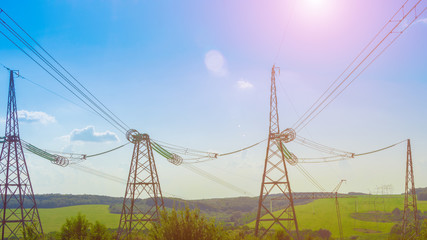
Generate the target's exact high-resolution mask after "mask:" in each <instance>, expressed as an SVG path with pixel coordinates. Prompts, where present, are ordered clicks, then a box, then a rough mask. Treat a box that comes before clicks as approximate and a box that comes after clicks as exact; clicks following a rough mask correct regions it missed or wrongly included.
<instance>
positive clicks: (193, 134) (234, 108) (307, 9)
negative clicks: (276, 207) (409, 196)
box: [0, 0, 427, 198]
mask: <svg viewBox="0 0 427 240" xmlns="http://www.w3.org/2000/svg"><path fill="white" fill-rule="evenodd" d="M309 2H310V1H309V0H304V1H298V2H297V3H296V5H295V7H292V6H293V5H294V4H295V3H294V1H292V0H282V1H279V0H275V1H268V2H267V3H265V2H259V1H237V0H236V1H226V0H224V1H212V2H207V1H156V2H153V1H137V0H134V1H95V0H94V1H83V0H82V1H24V2H21V3H20V4H16V2H14V1H3V2H2V4H1V5H0V7H1V8H2V9H3V10H4V11H6V12H7V14H8V15H10V16H11V17H12V18H13V19H14V20H16V21H17V22H18V23H19V24H20V25H21V26H22V27H23V28H24V29H25V30H26V31H27V32H29V33H30V34H31V35H32V36H33V37H34V38H35V39H36V40H37V41H38V42H39V43H40V44H41V45H42V46H43V47H45V48H46V49H47V50H48V51H49V52H50V53H51V54H52V55H53V56H55V57H56V58H57V59H58V60H59V62H61V64H63V65H64V66H66V67H67V69H68V70H70V71H71V72H72V73H73V74H74V75H75V76H76V77H77V78H78V79H79V80H80V81H81V82H82V83H83V84H84V85H85V86H86V87H87V88H88V89H90V90H91V92H92V93H93V94H94V95H95V96H97V97H98V98H99V99H100V100H101V101H102V102H103V103H104V104H105V105H107V106H108V107H109V108H110V109H111V110H112V111H113V112H114V113H115V114H116V115H118V116H119V117H120V118H121V119H122V120H123V121H124V122H125V123H126V124H128V125H129V126H131V127H132V128H135V129H138V131H140V132H147V133H148V134H150V136H151V137H152V138H154V139H158V140H162V141H166V142H170V143H174V144H177V145H181V146H186V147H190V148H195V149H200V150H205V151H216V152H220V153H221V152H228V151H232V150H235V149H238V148H241V147H245V146H247V145H250V144H252V143H255V142H257V141H260V140H262V139H264V138H266V137H267V134H268V111H269V88H270V82H269V80H270V71H271V67H272V65H273V64H276V65H277V66H279V67H280V68H281V75H280V77H279V79H278V82H279V83H278V98H279V114H280V125H281V129H285V128H287V127H290V126H291V125H292V124H293V123H294V122H295V121H296V120H297V119H298V115H300V114H302V113H303V112H304V111H305V110H306V109H307V108H308V107H309V106H310V105H311V104H312V103H313V102H314V101H315V100H316V98H317V97H318V96H320V95H321V94H322V92H323V91H324V90H325V89H326V88H327V86H328V85H329V84H330V83H331V82H332V81H333V80H334V79H335V78H336V77H337V76H338V75H339V74H340V73H341V72H342V71H343V70H344V69H345V67H346V66H347V65H348V64H349V63H350V62H351V60H352V59H353V58H354V57H355V56H356V55H357V53H358V52H359V51H360V50H361V49H362V48H363V47H364V45H365V44H366V43H367V42H368V41H369V40H370V39H371V38H372V37H373V36H374V35H375V33H377V32H378V31H379V29H380V28H381V27H382V26H383V25H384V24H385V23H386V22H387V21H388V20H389V19H390V17H391V16H392V15H393V13H394V12H395V11H396V10H397V9H398V8H399V7H400V6H401V5H402V4H403V1H400V0H399V1H397V0H393V1H388V0H371V1H368V0H363V1H360V0H359V1H357V0H348V1H338V0H324V1H323V3H322V4H320V5H314V4H310V3H309ZM426 18H427V16H426V14H424V15H423V16H421V19H420V20H419V21H417V22H416V23H414V24H413V25H411V27H410V28H409V29H408V30H407V31H406V32H405V33H404V34H403V35H402V36H401V37H400V38H399V39H398V40H397V41H396V42H395V43H394V44H393V45H392V46H391V47H390V48H389V49H387V51H386V52H385V53H384V54H383V55H382V56H381V57H379V58H378V60H376V61H375V62H374V63H373V64H372V65H371V66H370V67H369V68H368V70H367V71H365V72H364V73H363V74H362V75H361V76H360V77H359V78H358V80H357V81H355V82H354V83H353V84H352V85H351V86H350V87H349V88H348V89H347V90H346V91H345V92H344V93H343V94H342V95H341V96H340V97H338V98H337V100H336V101H334V102H333V103H332V104H331V105H330V106H328V108H326V109H325V111H323V112H322V113H321V114H320V115H319V116H318V117H317V118H316V119H315V120H313V121H312V122H311V123H310V124H309V125H308V126H307V127H306V128H305V129H304V130H303V131H302V132H301V135H302V136H304V137H307V138H309V139H312V140H314V141H317V142H320V143H323V144H325V145H328V146H333V147H336V148H340V149H345V150H348V151H351V152H365V151H369V150H372V149H376V148H379V147H383V146H387V145H390V144H392V143H395V142H398V141H400V140H403V139H406V138H411V139H412V144H413V157H414V164H415V174H416V175H415V180H416V185H417V186H419V187H425V185H426V184H425V183H426V181H427V176H425V175H423V173H425V172H426V171H427V161H426V160H427V159H426V156H427V150H426V149H427V148H425V146H426V145H427V140H426V136H427V127H426V124H425V119H426V118H427V108H426V104H425V103H426V100H427V96H426V94H425V93H426V90H427V80H426V79H427V70H426V69H427V61H426V57H425V56H427V45H426V44H425V42H427V23H426V20H425V19H426ZM284 33H285V35H284V36H285V37H284V38H283V34H284ZM282 39H283V41H282ZM280 46H281V47H280ZM279 49H280V51H279ZM0 63H2V64H4V65H6V66H8V67H11V68H13V69H19V70H20V73H21V74H22V75H23V76H25V77H26V78H28V79H30V80H32V81H34V82H37V83H38V84H40V85H42V86H44V87H47V88H49V89H51V90H53V91H55V92H56V93H58V94H60V95H61V96H64V97H66V98H68V99H70V100H71V101H73V102H75V103H77V105H79V106H83V104H81V103H80V102H78V99H76V98H74V97H73V96H72V95H71V94H69V93H68V92H67V91H66V89H64V88H63V87H62V86H60V85H59V84H58V83H57V82H55V81H54V80H53V79H52V78H51V77H50V76H48V75H47V74H46V73H45V72H44V71H43V70H42V69H40V68H39V67H38V66H37V65H36V64H34V63H33V62H32V61H31V60H30V59H29V58H27V57H26V56H25V55H24V54H23V53H22V52H20V51H19V50H18V49H17V48H16V47H14V46H13V45H12V44H11V43H10V42H8V41H7V40H6V39H5V38H4V37H0ZM0 79H3V81H0V82H1V83H2V84H0V92H3V93H4V94H3V95H2V96H3V97H2V98H0V107H1V106H3V107H4V108H3V109H4V111H3V113H2V114H0V116H2V117H3V118H4V115H5V113H6V103H7V86H8V85H7V84H8V83H7V81H8V72H7V71H6V70H1V71H0ZM16 81H17V82H16V91H17V96H18V109H19V110H21V111H22V112H21V114H22V115H23V116H24V115H25V116H27V120H25V119H21V122H20V126H21V137H22V138H23V139H25V140H26V141H28V142H30V143H32V144H34V145H36V146H38V147H40V148H45V149H51V150H60V151H73V152H79V153H88V154H91V153H96V152H100V151H103V150H107V149H110V148H113V147H115V146H118V145H121V144H123V143H125V142H126V139H125V138H124V136H123V135H121V133H119V132H118V131H117V130H116V129H115V128H113V127H112V126H111V125H109V124H108V123H106V122H105V121H104V120H103V119H101V118H100V117H98V116H96V115H95V114H93V113H91V112H89V111H87V110H86V109H84V108H81V107H79V106H76V105H74V104H72V103H70V102H68V101H65V100H63V99H61V98H59V97H57V96H56V95H54V94H51V93H49V92H47V91H45V90H44V89H42V88H39V87H37V86H34V85H33V84H31V83H29V82H28V81H25V80H24V79H17V80H16ZM292 105H294V107H293V106H292ZM0 110H1V108H0ZM0 113H1V111H0ZM28 118H30V119H29V120H28ZM37 119H40V121H37ZM1 126H4V122H2V123H1ZM1 126H0V127H1ZM1 128H3V127H1ZM78 133H84V134H86V135H84V136H86V138H83V137H81V135H80V138H79V137H77V138H76V134H77V135H78ZM91 134H92V135H93V136H95V137H97V138H96V139H97V140H99V141H98V142H97V141H95V140H94V138H92V139H89V137H88V136H90V135H91ZM101 140H102V141H101ZM265 148H266V146H265V144H262V145H260V146H257V147H256V148H254V149H251V150H248V151H245V152H243V153H240V154H237V155H233V156H230V157H226V158H225V157H224V158H221V159H218V160H215V161H212V162H208V163H203V164H202V163H201V164H199V165H197V166H198V167H200V168H201V169H203V170H205V171H208V172H210V173H212V174H213V175H215V176H218V177H220V178H222V179H223V180H225V181H229V182H232V183H233V184H234V185H236V186H239V187H240V188H243V189H245V190H247V192H248V193H249V195H251V196H255V195H257V194H258V193H259V187H260V181H261V174H262V167H263V162H264V158H265V150H266V149H265ZM289 148H290V149H292V151H293V152H294V153H295V154H296V155H297V156H300V157H304V156H307V155H310V154H311V153H310V152H307V151H306V150H305V149H303V148H300V147H299V146H298V145H296V144H290V145H289ZM405 150H406V146H404V145H399V146H398V147H396V148H394V149H391V150H389V151H386V152H382V153H378V154H377V155H371V156H366V157H363V158H362V157H361V158H358V159H353V160H348V161H346V162H340V163H330V164H312V165H304V167H306V169H307V170H308V171H309V172H310V173H311V174H312V175H313V176H314V177H316V179H317V180H318V181H319V182H320V183H321V184H322V185H323V186H324V187H325V188H326V189H330V190H332V189H333V188H334V187H335V185H336V184H338V182H339V181H340V180H341V179H347V183H346V184H345V185H343V187H342V190H343V191H344V192H347V191H363V192H369V191H374V190H375V188H376V187H377V186H381V185H385V184H392V185H393V188H394V192H396V193H400V192H402V191H403V190H404V167H405V157H406V155H405V154H406V152H405ZM131 151H132V150H131V147H129V146H127V147H125V148H123V149H121V150H118V151H117V152H114V153H111V154H109V155H104V156H103V157H100V158H93V159H90V160H87V161H86V162H84V163H81V164H82V165H84V166H89V167H91V168H95V169H98V170H99V171H103V172H107V173H109V174H111V175H114V176H117V177H120V178H123V179H126V178H127V173H128V171H129V164H130V158H131ZM26 156H27V161H28V166H29V171H30V173H31V180H32V183H33V188H34V191H35V192H36V193H73V194H77V193H89V194H102V195H111V196H122V195H123V194H124V188H125V186H124V184H120V183H116V182H111V181H109V180H106V179H103V178H99V177H97V176H92V175H89V174H87V173H85V172H81V171H78V170H77V169H74V168H69V167H67V168H60V167H57V166H54V165H52V164H50V163H48V162H47V161H46V160H44V159H40V158H38V157H36V156H33V155H31V154H27V155H26ZM156 161H157V167H158V172H159V175H160V182H161V184H162V189H163V191H164V192H165V195H168V194H173V195H176V196H180V197H184V198H207V197H227V196H237V195H241V194H240V193H237V192H234V191H232V190H230V189H227V188H224V187H223V186H222V185H218V184H217V183H214V182H211V181H209V180H206V179H203V178H200V177H199V176H198V175H196V174H194V173H193V172H191V171H189V170H188V169H186V168H183V167H177V166H174V165H171V164H170V163H168V162H167V161H166V160H165V159H162V158H161V157H159V156H157V158H156ZM289 171H290V180H291V185H292V188H293V189H294V190H295V191H314V190H316V188H315V187H314V186H312V185H311V184H310V183H309V182H308V181H307V180H306V179H305V178H304V177H303V176H301V174H300V173H299V172H298V171H296V169H294V168H292V167H290V170H289ZM207 189H209V191H207Z"/></svg>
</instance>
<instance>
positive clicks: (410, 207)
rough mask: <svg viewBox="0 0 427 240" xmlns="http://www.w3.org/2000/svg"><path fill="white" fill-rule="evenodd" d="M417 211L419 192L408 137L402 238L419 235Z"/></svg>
mask: <svg viewBox="0 0 427 240" xmlns="http://www.w3.org/2000/svg"><path fill="white" fill-rule="evenodd" d="M417 211H418V209H417V193H416V192H415V183H414V167H413V165H412V152H411V140H410V139H408V145H407V151H406V178H405V203H404V207H403V220H402V239H412V238H413V237H414V234H415V235H418V227H419V226H418V216H417ZM411 215H412V216H411Z"/></svg>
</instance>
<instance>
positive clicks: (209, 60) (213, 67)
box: [205, 50, 227, 77]
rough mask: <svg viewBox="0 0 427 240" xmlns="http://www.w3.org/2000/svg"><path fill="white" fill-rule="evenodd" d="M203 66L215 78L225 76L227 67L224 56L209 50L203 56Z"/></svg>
mask: <svg viewBox="0 0 427 240" xmlns="http://www.w3.org/2000/svg"><path fill="white" fill-rule="evenodd" d="M205 66H206V68H207V69H208V70H209V71H210V72H211V73H213V74H215V75H217V76H221V77H222V76H225V75H227V67H226V64H225V58H224V56H223V55H222V54H221V53H220V52H219V51H217V50H210V51H209V52H207V53H206V55H205Z"/></svg>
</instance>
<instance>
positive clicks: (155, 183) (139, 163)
mask: <svg viewBox="0 0 427 240" xmlns="http://www.w3.org/2000/svg"><path fill="white" fill-rule="evenodd" d="M126 137H127V139H128V140H129V141H130V142H132V143H133V144H134V148H133V155H132V161H131V165H130V170H129V177H128V182H127V185H126V192H125V198H124V200H123V208H122V215H121V217H120V224H119V229H118V234H117V239H130V238H131V233H138V232H140V231H143V230H145V229H147V227H148V226H149V224H150V223H151V222H156V221H159V217H160V210H164V202H163V197H162V191H161V189H160V182H159V177H158V175H157V169H156V163H155V162H154V157H153V151H152V148H151V143H150V137H149V136H148V134H140V133H138V131H136V130H133V129H132V130H129V131H128V132H127V134H126ZM143 198H146V200H143ZM144 201H145V203H144V204H143V202H144Z"/></svg>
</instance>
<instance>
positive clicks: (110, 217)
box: [39, 205, 120, 233]
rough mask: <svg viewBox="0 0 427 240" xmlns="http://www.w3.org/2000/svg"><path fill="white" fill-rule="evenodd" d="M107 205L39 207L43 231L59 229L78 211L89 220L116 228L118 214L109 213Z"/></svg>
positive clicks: (118, 219) (118, 218)
mask: <svg viewBox="0 0 427 240" xmlns="http://www.w3.org/2000/svg"><path fill="white" fill-rule="evenodd" d="M108 207H109V205H78V206H70V207H61V208H39V214H40V218H41V221H42V224H43V231H44V232H45V233H49V232H54V231H59V230H60V229H61V226H62V225H63V224H64V223H65V220H66V219H67V218H70V217H75V216H77V214H78V213H79V212H80V213H81V214H83V215H85V216H86V218H87V219H88V220H89V222H92V223H95V221H99V222H100V223H102V224H104V225H105V226H106V227H107V228H118V226H119V221H120V214H113V213H110V212H109V210H108Z"/></svg>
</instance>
